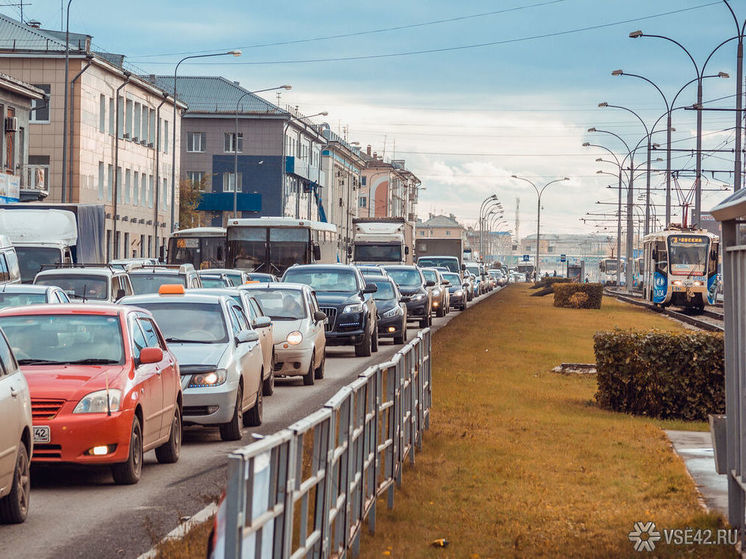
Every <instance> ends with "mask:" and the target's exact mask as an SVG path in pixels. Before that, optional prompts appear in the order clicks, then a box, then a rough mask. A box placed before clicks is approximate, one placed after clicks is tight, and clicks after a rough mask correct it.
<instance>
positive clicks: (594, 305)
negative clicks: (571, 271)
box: [552, 283, 604, 309]
mask: <svg viewBox="0 0 746 559" xmlns="http://www.w3.org/2000/svg"><path fill="white" fill-rule="evenodd" d="M552 287H553V288H554V306H555V307H566V308H576V309H600V308H601V299H602V298H603V294H604V286H603V285H601V284H600V283H567V284H565V283H561V284H559V285H557V284H555V285H553V286H552ZM576 293H583V294H584V295H585V296H586V297H587V299H586V300H585V302H584V303H583V305H582V306H576V305H575V304H573V301H571V298H572V296H573V295H575V294H576ZM579 299H582V298H577V297H576V298H575V301H578V300H579Z"/></svg>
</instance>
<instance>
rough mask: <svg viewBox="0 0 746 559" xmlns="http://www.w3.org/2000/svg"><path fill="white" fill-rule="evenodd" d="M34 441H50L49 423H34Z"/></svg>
mask: <svg viewBox="0 0 746 559" xmlns="http://www.w3.org/2000/svg"><path fill="white" fill-rule="evenodd" d="M34 442H35V443H48V442H49V426H48V425H34Z"/></svg>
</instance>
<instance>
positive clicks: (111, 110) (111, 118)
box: [109, 97, 114, 136]
mask: <svg viewBox="0 0 746 559" xmlns="http://www.w3.org/2000/svg"><path fill="white" fill-rule="evenodd" d="M109 134H110V135H112V136H113V135H114V98H113V97H109Z"/></svg>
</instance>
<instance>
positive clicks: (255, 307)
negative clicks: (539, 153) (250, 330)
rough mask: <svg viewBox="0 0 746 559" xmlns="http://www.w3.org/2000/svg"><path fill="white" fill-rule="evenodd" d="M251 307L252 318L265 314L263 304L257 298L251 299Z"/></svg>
mask: <svg viewBox="0 0 746 559" xmlns="http://www.w3.org/2000/svg"><path fill="white" fill-rule="evenodd" d="M249 308H250V309H251V320H255V319H256V318H259V317H260V316H264V311H263V310H262V306H261V305H260V304H259V302H258V301H257V300H256V299H249Z"/></svg>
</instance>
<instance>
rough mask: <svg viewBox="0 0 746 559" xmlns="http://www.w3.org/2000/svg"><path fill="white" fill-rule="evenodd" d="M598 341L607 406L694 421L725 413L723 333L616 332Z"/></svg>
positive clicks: (601, 392)
mask: <svg viewBox="0 0 746 559" xmlns="http://www.w3.org/2000/svg"><path fill="white" fill-rule="evenodd" d="M593 341H594V344H593V345H594V351H595V353H596V368H597V370H598V375H597V379H598V392H597V393H596V401H597V402H598V403H599V405H600V406H601V407H602V408H605V409H609V410H613V411H618V412H624V413H631V414H635V415H646V416H650V417H656V418H660V419H684V420H689V421H693V420H698V421H702V420H706V419H707V415H708V414H719V413H725V361H724V342H723V334H721V333H716V332H685V333H672V332H660V331H656V330H652V331H649V332H635V331H623V330H614V331H613V332H598V333H596V335H595V336H594V337H593Z"/></svg>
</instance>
